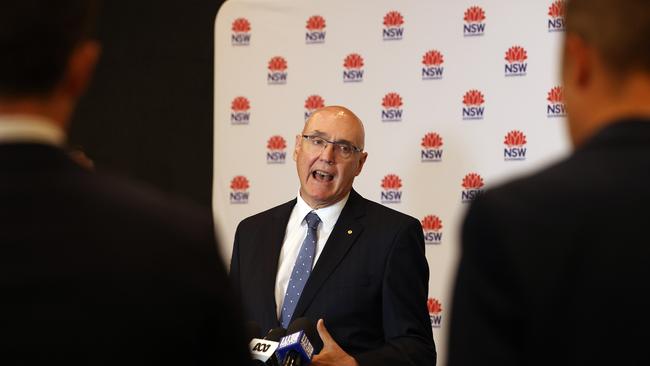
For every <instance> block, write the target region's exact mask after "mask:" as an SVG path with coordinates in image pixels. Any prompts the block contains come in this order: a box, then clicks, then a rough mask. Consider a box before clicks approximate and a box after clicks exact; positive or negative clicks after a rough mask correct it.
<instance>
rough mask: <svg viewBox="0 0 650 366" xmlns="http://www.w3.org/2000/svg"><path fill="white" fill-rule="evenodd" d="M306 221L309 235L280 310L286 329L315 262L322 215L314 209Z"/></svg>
mask: <svg viewBox="0 0 650 366" xmlns="http://www.w3.org/2000/svg"><path fill="white" fill-rule="evenodd" d="M305 221H306V222H307V237H305V240H304V241H303V242H302V245H301V246H300V253H298V258H296V264H294V265H293V270H292V271H291V277H290V278H289V284H288V285H287V292H286V294H284V302H283V304H282V312H280V323H282V327H283V328H285V329H286V328H287V327H288V326H289V322H290V321H291V317H292V316H293V311H294V310H296V305H298V299H300V294H301V293H302V289H303V288H304V287H305V283H307V278H309V274H310V273H311V266H312V264H313V263H314V254H315V253H316V241H317V238H316V229H317V228H318V224H319V223H320V217H318V215H316V213H314V212H313V211H312V212H310V213H308V214H307V216H305Z"/></svg>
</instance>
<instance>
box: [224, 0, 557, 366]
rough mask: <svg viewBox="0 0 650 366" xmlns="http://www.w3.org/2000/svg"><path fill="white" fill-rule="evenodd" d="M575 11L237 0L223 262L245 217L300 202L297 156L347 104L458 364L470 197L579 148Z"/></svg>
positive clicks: (228, 56)
mask: <svg viewBox="0 0 650 366" xmlns="http://www.w3.org/2000/svg"><path fill="white" fill-rule="evenodd" d="M563 13H564V3H563V2H562V1H552V0H542V1H519V0H483V1H465V0H462V1H461V0H454V1H444V0H420V1H415V0H402V1H388V0H356V1H349V0H311V1H307V0H276V1H268V0H267V1H262V0H231V1H228V2H226V3H224V5H223V6H222V7H221V9H220V11H219V14H218V16H217V20H216V23H215V80H214V85H215V93H214V98H215V99H214V184H213V210H214V214H215V220H216V224H217V227H218V228H219V230H220V235H221V238H220V239H221V245H222V248H221V249H222V253H223V255H224V257H225V258H227V259H228V258H230V253H231V251H232V243H233V238H234V233H235V229H236V227H237V224H238V223H239V221H241V220H242V219H243V218H245V217H247V216H250V215H252V214H255V213H258V212H261V211H263V210H266V209H269V208H271V207H273V206H275V205H278V204H281V203H284V202H286V201H288V200H290V199H292V198H294V197H295V196H296V194H297V193H298V187H299V183H298V178H297V174H296V170H295V165H294V162H293V160H292V151H293V148H294V141H295V136H296V135H297V134H299V133H300V132H301V130H302V127H303V125H304V121H305V119H306V118H307V117H308V116H309V114H310V113H311V112H312V111H313V110H315V109H317V108H319V107H322V106H324V105H333V104H336V105H344V106H347V107H348V108H350V109H351V110H352V111H354V112H355V113H356V114H357V115H358V116H359V117H360V118H361V120H362V121H363V122H364V124H365V128H366V151H367V152H368V155H369V156H368V160H367V162H366V165H365V167H364V171H363V172H362V173H361V175H360V176H359V177H358V178H357V179H356V181H355V189H356V190H357V191H358V192H359V193H360V194H361V195H363V196H364V197H366V198H368V199H371V200H374V201H377V202H381V203H382V204H384V205H387V206H389V207H391V208H393V209H396V210H398V211H401V212H404V213H406V214H409V215H411V216H414V217H416V218H418V219H420V220H421V222H422V226H423V230H424V234H425V238H426V255H427V260H428V261H429V266H430V272H431V275H430V281H429V301H428V305H429V312H430V317H431V323H432V327H433V331H434V332H433V334H434V338H435V341H436V345H437V348H438V351H439V364H441V365H444V360H445V355H444V350H445V347H446V342H445V336H446V332H447V326H448V314H449V306H450V300H451V296H450V295H451V293H450V292H451V284H452V281H453V277H454V271H455V268H456V261H457V256H458V254H459V253H458V247H459V234H460V226H461V224H462V219H463V215H464V212H465V210H466V208H467V205H468V203H469V202H470V201H471V200H472V199H474V198H475V197H476V196H477V195H478V194H480V193H481V191H482V190H484V189H485V188H486V187H489V186H491V185H494V184H498V183H499V182H502V181H503V180H505V179H510V178H512V177H513V176H516V175H521V174H524V173H526V172H529V171H531V170H536V169H539V168H540V167H541V166H543V165H547V164H549V163H551V162H552V161H554V160H556V159H558V158H560V157H562V156H564V155H565V154H567V153H568V150H569V144H568V140H567V135H566V132H565V121H564V113H565V111H564V104H563V100H562V88H561V86H560V85H559V81H558V79H559V75H558V72H559V71H558V70H559V68H558V66H559V61H560V52H559V51H560V49H559V46H560V44H561V40H562V37H563V30H564V20H563ZM502 214H503V215H506V216H507V215H508V214H509V213H508V212H503V213H502ZM522 245H525V243H522Z"/></svg>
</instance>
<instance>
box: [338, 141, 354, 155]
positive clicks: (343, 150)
mask: <svg viewBox="0 0 650 366" xmlns="http://www.w3.org/2000/svg"><path fill="white" fill-rule="evenodd" d="M335 146H336V151H337V152H338V153H339V155H341V157H344V158H347V157H349V156H350V154H352V146H350V145H348V144H336V145H335Z"/></svg>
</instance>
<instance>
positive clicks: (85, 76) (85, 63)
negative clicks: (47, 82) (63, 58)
mask: <svg viewBox="0 0 650 366" xmlns="http://www.w3.org/2000/svg"><path fill="white" fill-rule="evenodd" d="M100 53H101V46H100V45H99V42H97V41H93V40H87V41H83V42H81V43H80V44H79V45H78V46H77V47H76V48H75V49H74V50H73V51H72V54H71V55H70V58H69V59H68V66H67V69H66V73H65V76H64V78H63V80H62V84H61V90H62V91H63V92H64V93H66V94H68V95H70V96H72V97H74V98H78V97H80V96H81V95H82V94H83V93H84V92H85V91H86V88H87V87H88V84H90V80H91V79H92V76H93V73H94V71H95V66H96V65H97V61H98V60H99V55H100Z"/></svg>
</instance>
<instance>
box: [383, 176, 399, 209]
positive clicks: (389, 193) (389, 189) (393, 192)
mask: <svg viewBox="0 0 650 366" xmlns="http://www.w3.org/2000/svg"><path fill="white" fill-rule="evenodd" d="M381 188H382V192H381V202H382V203H400V202H402V191H401V190H400V188H402V180H401V179H400V177H398V176H397V175H395V174H388V175H387V176H385V177H384V179H382V181H381Z"/></svg>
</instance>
